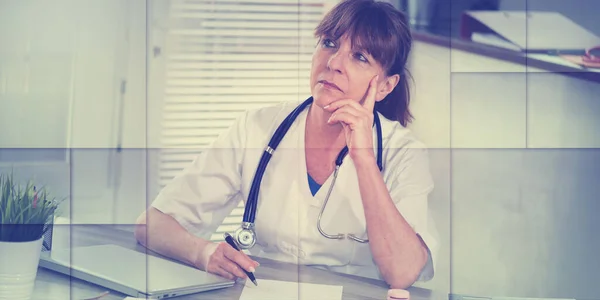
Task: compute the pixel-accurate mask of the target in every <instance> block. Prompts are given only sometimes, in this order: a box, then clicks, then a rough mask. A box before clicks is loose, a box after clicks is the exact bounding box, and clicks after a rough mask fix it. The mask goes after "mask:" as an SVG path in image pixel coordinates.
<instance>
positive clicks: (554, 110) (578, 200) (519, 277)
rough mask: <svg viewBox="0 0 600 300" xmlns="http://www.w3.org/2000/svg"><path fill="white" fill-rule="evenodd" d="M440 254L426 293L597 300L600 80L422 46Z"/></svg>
mask: <svg viewBox="0 0 600 300" xmlns="http://www.w3.org/2000/svg"><path fill="white" fill-rule="evenodd" d="M413 53H414V56H413V61H412V63H411V69H412V71H411V72H412V73H413V75H414V77H415V83H416V88H415V94H414V98H413V99H414V102H413V105H414V106H413V107H414V113H415V117H416V121H415V123H414V124H413V126H412V128H413V129H414V130H415V131H416V133H417V135H418V136H419V137H421V139H423V140H424V142H425V143H426V144H427V145H429V146H430V147H432V148H435V149H431V153H432V155H431V160H432V172H433V174H434V177H435V180H436V190H435V191H434V193H433V194H432V197H431V199H430V202H431V205H432V212H433V213H434V216H435V217H436V218H437V220H436V221H437V223H438V231H439V232H440V235H441V237H440V238H441V242H442V245H443V246H442V256H441V257H440V258H439V261H438V267H439V268H438V272H437V274H436V278H435V280H434V281H433V282H430V283H428V284H424V285H423V286H425V287H433V288H436V289H443V290H450V291H452V292H454V293H464V294H479V295H494V296H522V297H572V298H588V299H593V298H596V297H597V295H598V294H599V293H600V289H599V288H598V286H597V285H594V284H593V282H597V280H598V276H597V274H596V273H597V271H596V270H598V269H599V268H600V259H598V257H597V253H600V237H598V235H597V234H594V231H595V230H594V229H595V228H600V221H598V219H597V218H595V216H594V212H597V211H600V210H599V208H600V202H599V201H598V196H597V195H598V193H599V192H600V190H599V187H598V184H597V182H600V171H598V168H597V167H595V166H597V165H599V162H600V150H598V148H600V135H599V133H598V130H597V128H600V118H599V117H598V115H600V103H599V102H598V96H597V95H600V84H598V83H592V82H588V81H582V80H578V79H574V78H571V77H566V76H563V75H561V74H554V73H550V72H545V71H543V70H536V69H533V68H529V69H528V70H529V72H528V73H527V72H526V70H527V68H526V67H524V66H520V65H516V64H510V63H506V62H501V61H497V60H494V59H491V58H486V57H481V56H478V55H473V54H470V53H466V52H462V51H458V50H453V51H452V52H450V51H448V50H447V49H445V48H442V47H437V46H432V45H427V44H424V43H419V42H417V43H416V45H415V48H414V52H413Z"/></svg>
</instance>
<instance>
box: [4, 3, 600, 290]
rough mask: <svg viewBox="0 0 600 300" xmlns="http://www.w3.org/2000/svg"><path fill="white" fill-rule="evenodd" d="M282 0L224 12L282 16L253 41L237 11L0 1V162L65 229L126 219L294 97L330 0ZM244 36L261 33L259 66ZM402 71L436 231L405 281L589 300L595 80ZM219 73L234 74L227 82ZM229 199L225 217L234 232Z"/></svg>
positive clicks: (488, 68) (589, 8)
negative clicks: (57, 201)
mask: <svg viewBox="0 0 600 300" xmlns="http://www.w3.org/2000/svg"><path fill="white" fill-rule="evenodd" d="M243 2H248V1H243ZM299 2H300V3H302V4H307V5H301V6H300V9H298V8H297V7H296V8H294V7H293V6H292V8H289V7H276V5H275V4H273V7H271V9H272V10H273V11H275V12H280V13H271V14H269V13H266V12H260V11H258V12H257V11H254V12H251V13H248V12H246V13H244V12H237V13H238V14H239V15H237V16H241V15H243V14H244V16H245V17H247V18H251V17H252V16H255V17H256V16H257V15H258V16H262V15H269V16H270V17H273V18H278V17H277V16H279V18H280V17H281V16H289V15H285V13H288V14H291V15H294V14H295V16H296V17H295V19H294V20H298V21H297V22H293V23H292V24H296V25H290V26H289V27H283V28H279V31H275V30H273V28H269V27H268V23H267V22H263V21H264V20H262V21H261V20H260V19H259V20H254V22H252V25H253V26H259V27H260V26H263V25H264V26H267V27H263V28H262V29H256V30H255V31H254V32H263V33H264V32H265V31H268V32H270V33H269V34H270V35H267V36H260V35H259V34H256V36H251V35H252V33H248V31H243V32H245V33H248V34H249V36H244V35H243V34H241V32H242V31H240V29H239V28H243V27H241V26H248V25H249V24H251V23H239V22H238V23H236V22H229V21H223V20H226V19H227V18H230V15H228V13H220V14H219V13H215V12H214V11H213V10H214V9H217V8H219V5H221V4H220V3H219V1H216V2H214V1H196V2H193V1H192V2H187V4H186V3H184V2H180V1H139V0H138V1H128V0H103V1H98V0H95V1H91V0H87V1H76V0H60V1H52V2H48V1H41V0H27V1H18V0H2V1H0V128H1V129H0V170H2V171H9V170H11V169H12V170H14V171H15V175H16V177H17V178H19V179H22V180H25V179H28V178H35V179H36V181H37V182H39V183H40V184H45V185H47V186H48V187H49V188H50V189H51V190H52V191H54V193H55V194H56V195H57V196H58V197H68V201H67V202H65V205H64V206H63V210H64V216H66V217H68V218H69V220H70V222H72V223H74V224H132V223H134V221H135V218H136V217H137V216H138V215H139V214H140V213H141V212H142V211H143V210H144V209H145V208H146V206H147V205H148V204H149V203H150V202H151V201H152V200H153V198H154V196H155V195H156V193H157V192H158V190H159V189H160V187H161V186H162V185H164V184H165V183H166V182H168V180H169V178H171V177H172V176H173V175H174V174H176V173H177V171H179V170H180V169H181V168H183V167H184V166H185V165H186V164H187V162H188V161H189V160H190V159H191V158H192V157H193V155H194V154H195V153H197V152H198V151H201V148H202V147H203V146H206V145H207V144H208V143H209V142H210V140H211V139H212V138H214V136H215V135H216V134H217V132H219V130H222V129H225V128H226V127H227V124H228V122H230V121H231V120H232V119H233V118H234V117H235V115H236V114H237V113H239V112H241V111H242V110H243V109H247V108H251V107H257V106H260V105H267V104H269V103H272V102H273V101H278V100H279V99H281V98H282V97H290V98H289V99H303V98H305V97H306V95H308V94H307V91H308V90H307V88H308V87H307V86H306V85H307V78H308V70H309V66H310V64H309V62H310V49H311V47H312V46H313V45H314V43H313V42H314V41H313V40H312V39H311V38H310V37H309V36H308V35H309V33H310V30H311V28H312V27H313V26H314V24H315V23H314V22H316V21H318V19H319V15H320V14H322V13H323V12H324V11H325V10H326V9H327V8H328V7H330V6H331V5H333V4H334V2H335V1H325V0H312V1H308V0H307V1H304V0H302V1H299ZM388 2H390V3H393V4H394V5H397V6H398V7H400V8H402V9H404V10H406V11H407V12H409V11H410V12H411V16H415V18H414V19H413V26H414V27H415V28H418V29H419V30H424V31H426V32H429V33H433V34H437V35H442V36H453V32H454V31H453V30H455V28H456V27H455V25H448V24H456V20H457V16H459V14H460V12H461V11H462V10H464V9H468V8H473V6H475V7H477V5H480V6H479V7H481V6H482V5H483V6H485V5H492V6H493V5H496V6H497V7H498V8H499V9H510V10H523V9H525V8H528V9H530V10H532V9H536V10H549V11H558V12H561V13H564V14H565V15H566V16H568V17H570V18H572V19H573V20H575V21H576V22H577V23H579V24H580V25H581V26H584V27H586V28H588V29H589V30H591V31H595V33H596V34H598V35H600V33H598V28H600V26H598V25H600V24H598V20H597V18H596V17H595V15H594V14H593V13H592V12H594V11H598V10H599V9H600V2H599V1H594V0H577V1H572V0H571V1H566V0H563V1H561V0H554V1H550V0H548V1H544V0H539V1H533V0H529V1H525V0H523V1H519V0H512V1H508V0H505V1H455V0H452V1H422V0H420V1H418V2H415V1H388ZM478 2H479V3H478ZM223 3H225V2H223ZM309 3H312V4H317V5H308V4H309ZM410 3H418V4H420V5H419V6H415V5H414V4H413V6H411V7H409V6H410ZM424 3H429V5H431V6H427V5H425V4H424ZM448 3H450V4H451V8H450V10H445V9H442V8H440V7H443V5H447V4H448ZM320 4H323V6H319V5H320ZM223 5H224V4H223ZM223 7H225V6H223ZM227 7H229V8H231V6H227ZM432 7H433V8H435V9H432ZM594 8H595V9H594ZM233 12H235V10H234V11H233ZM419 15H421V16H423V15H424V16H429V17H425V18H422V17H421V18H420V19H419V18H418V17H417V16H419ZM219 17H222V18H223V20H220V19H219ZM227 20H228V19H227ZM423 20H425V22H421V21H423ZM265 24H266V25H265ZM288 25H289V24H288ZM236 26H238V27H236ZM440 28H441V29H440ZM210 30H220V35H219V37H216V36H213V35H210V34H209V32H210ZM250 31H252V30H250ZM553 34H555V35H556V36H557V38H559V37H560V33H553ZM286 37H287V38H286ZM259 38H263V39H265V40H266V41H268V42H274V43H278V44H277V45H278V47H272V49H270V50H269V51H273V52H275V53H276V55H275V54H273V53H269V54H267V55H268V56H269V58H270V59H269V60H267V61H265V56H264V55H265V54H261V51H265V50H264V47H263V48H261V46H260V45H261V41H258V39H259ZM253 41H254V42H255V47H251V46H247V45H248V44H252V42H253ZM223 44H227V45H229V46H230V47H234V46H232V45H238V44H245V45H246V46H244V47H239V48H235V47H234V49H237V50H239V51H242V50H243V51H246V54H245V55H243V56H241V57H244V58H246V60H245V61H243V62H241V63H236V62H230V61H232V60H233V58H232V57H234V56H235V59H239V58H240V54H235V51H232V50H231V49H232V48H227V47H221V46H219V45H223ZM228 51H229V52H228ZM230 52H231V53H230ZM232 53H233V54H232ZM211 60H212V61H211ZM256 68H261V70H262V71H261V72H260V75H261V76H262V77H260V78H263V79H262V80H259V79H257V78H256V77H257V76H256V74H255V73H254V72H249V70H255V69H256ZM226 69H227V70H226ZM229 69H230V70H229ZM410 69H411V72H412V75H413V77H414V93H413V97H414V98H413V99H414V100H413V107H414V108H413V111H414V114H415V117H416V121H415V122H414V124H413V125H411V127H412V128H413V129H414V131H415V132H416V134H417V135H418V136H419V137H420V138H421V139H422V140H423V141H424V142H425V143H426V144H427V145H428V146H429V147H430V148H431V150H430V154H431V166H432V172H433V175H434V178H435V181H436V189H435V190H434V192H433V193H432V195H431V198H430V203H431V210H432V213H433V215H434V217H435V218H434V220H435V223H436V228H437V231H438V232H439V240H440V243H441V251H440V255H439V260H438V262H437V267H438V269H437V274H436V278H435V279H434V281H432V282H429V283H426V284H423V285H422V286H425V287H429V288H435V289H441V290H446V291H452V292H456V293H467V294H493V295H505V296H530V297H582V298H590V299H593V298H597V295H599V294H600V288H599V287H598V286H597V284H596V283H597V282H598V278H600V276H599V275H598V271H597V270H600V259H598V253H600V237H599V236H598V234H596V233H595V231H596V230H597V229H599V228H600V221H599V219H598V218H597V217H596V214H597V212H599V211H600V199H599V197H598V195H600V187H599V185H598V182H600V170H599V169H598V167H597V166H598V165H600V151H599V150H598V148H599V147H600V133H599V131H598V128H600V117H598V115H599V113H600V102H599V101H598V95H600V84H598V83H597V82H591V81H586V80H582V79H578V78H574V77H571V76H567V75H568V74H559V73H554V72H550V71H547V70H543V69H535V68H532V67H531V66H525V65H520V64H515V63H511V62H507V61H503V60H500V59H496V58H492V57H486V56H482V55H476V54H473V53H469V52H466V51H461V50H456V49H449V48H447V47H442V46H436V45H432V44H428V43H423V42H416V43H415V46H414V50H413V57H412V61H411V65H410ZM273 70H275V71H277V73H276V72H275V71H273ZM281 72H283V73H285V76H281V74H282V73H281ZM234 75H236V76H240V77H242V78H243V79H238V80H236V81H235V84H234V85H233V86H232V81H231V80H230V79H228V78H230V77H231V76H234ZM273 80H277V81H273ZM265 82H266V83H268V84H267V85H265ZM274 83H277V84H274ZM211 94H215V95H219V96H209V95H211ZM263 95H264V96H263ZM240 210H241V209H238V210H237V216H236V214H235V212H234V214H233V215H232V217H231V218H228V219H226V220H225V222H226V223H227V222H230V223H232V224H235V225H234V227H235V226H237V222H238V221H239V219H240V218H239V212H240ZM228 229H230V227H228V225H227V224H224V226H223V227H222V228H221V229H220V230H228Z"/></svg>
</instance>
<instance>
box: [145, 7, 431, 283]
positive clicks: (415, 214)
mask: <svg viewBox="0 0 600 300" xmlns="http://www.w3.org/2000/svg"><path fill="white" fill-rule="evenodd" d="M315 34H316V36H317V37H318V39H319V44H318V46H317V47H316V49H315V52H314V55H313V60H312V70H311V76H310V85H311V86H310V87H311V91H312V103H310V104H309V105H308V106H307V108H306V109H303V110H302V111H300V112H299V115H298V116H297V118H296V119H295V120H294V121H293V123H292V125H291V127H290V128H289V130H288V131H287V133H286V134H285V137H284V138H283V139H282V141H281V143H280V144H279V146H278V148H277V150H276V151H275V152H274V153H273V156H272V157H271V160H270V162H269V164H268V166H267V167H266V171H265V173H264V176H263V177H262V181H261V185H260V190H259V191H260V193H259V196H258V204H257V209H256V221H255V230H256V235H257V242H256V245H254V247H253V248H251V249H250V250H249V251H250V253H251V254H252V255H256V256H264V257H268V258H271V259H276V260H283V261H290V262H298V263H302V264H306V265H314V266H317V267H321V268H325V269H328V270H331V271H336V272H343V273H349V274H355V275H359V276H366V277H372V278H380V279H383V280H385V281H386V282H387V283H388V284H390V286H391V287H392V288H405V287H408V286H410V285H412V284H413V283H414V282H415V281H416V280H428V279H430V278H431V277H432V276H433V256H432V254H431V251H430V249H433V248H435V245H434V244H433V243H434V240H433V239H432V238H431V237H430V234H429V231H428V228H427V221H428V217H427V215H428V213H427V210H428V209H427V195H428V193H429V192H430V191H431V190H432V188H433V182H432V179H431V176H430V174H429V170H428V168H429V166H428V159H427V152H426V149H425V148H424V147H423V145H422V144H421V143H420V142H419V141H417V140H416V139H415V138H414V137H413V136H412V135H411V134H410V132H409V130H408V129H406V128H405V126H406V125H407V124H408V122H409V121H410V118H411V114H410V112H409V109H408V104H409V96H408V82H407V79H406V75H405V65H406V62H407V57H408V54H409V51H410V47H411V36H410V31H409V27H408V25H407V21H406V19H405V17H404V15H403V14H402V13H401V12H399V11H397V10H396V9H395V8H393V7H392V6H391V5H389V4H387V3H380V2H374V1H372V0H350V1H344V2H341V3H339V4H338V5H337V6H336V7H334V8H333V9H332V10H331V11H330V12H329V13H328V14H327V15H326V16H325V17H324V19H323V20H322V22H321V23H320V24H319V26H318V27H317V28H316V31H315ZM310 100H311V98H309V99H308V101H310ZM307 103H309V102H307ZM296 107H298V103H295V102H284V103H282V104H280V105H277V106H272V107H267V108H262V109H257V110H252V111H248V112H246V113H245V114H244V115H243V116H242V117H240V118H239V119H238V120H237V121H236V122H235V124H234V125H233V126H232V127H231V128H230V129H229V130H228V131H227V132H226V133H224V134H222V135H221V136H220V137H219V138H218V139H217V140H216V141H215V142H214V144H213V145H212V147H211V148H210V149H208V150H206V151H203V153H202V154H201V155H200V156H199V157H198V158H197V159H196V160H195V161H194V162H193V164H192V165H190V166H189V167H188V168H187V169H186V170H185V171H184V172H183V173H182V174H181V175H179V176H177V177H176V178H175V179H174V180H173V181H172V182H171V183H170V184H169V185H168V186H166V187H165V188H164V189H163V190H162V191H161V193H160V194H159V196H158V197H157V199H156V200H155V201H154V202H153V203H152V207H151V208H149V209H148V211H147V212H146V213H144V214H143V215H142V216H140V218H139V219H138V224H140V225H145V226H138V230H137V231H136V237H137V239H138V240H139V242H140V243H142V244H143V245H145V246H147V247H149V248H151V249H153V250H155V251H157V252H159V253H162V254H164V255H167V256H171V257H174V258H176V259H179V260H181V261H183V262H186V263H189V264H191V265H194V266H196V267H198V268H200V269H203V270H207V271H208V272H211V273H215V274H219V275H221V276H224V277H227V278H231V279H234V278H236V277H239V278H246V276H245V274H244V272H242V268H243V269H245V270H247V271H250V272H254V270H255V268H256V267H258V263H257V262H255V261H254V260H252V259H250V258H249V257H248V256H246V255H245V254H243V253H242V252H239V251H236V250H234V249H233V248H232V247H230V246H229V245H228V244H227V243H212V242H210V241H208V240H207V239H208V238H209V237H210V235H211V233H213V232H214V231H215V229H216V228H217V227H218V226H219V224H221V222H222V220H223V218H224V217H226V216H227V215H228V214H229V213H230V212H231V211H232V210H233V209H234V208H235V207H236V206H237V204H238V203H239V201H240V200H246V199H248V194H249V190H250V189H251V183H252V179H253V178H254V175H255V172H256V168H257V165H258V163H259V159H260V157H261V155H262V154H263V151H264V149H265V145H267V144H268V142H269V140H270V138H271V136H272V135H273V133H274V132H275V130H276V129H277V127H278V126H279V124H281V122H282V121H283V120H284V118H286V116H288V115H289V114H290V112H291V111H292V110H294V109H295V108H296ZM374 111H376V113H375V114H374ZM375 116H377V118H375ZM379 116H381V118H379ZM377 119H380V120H379V121H377V122H378V123H380V128H381V133H382V135H381V139H382V144H383V148H382V157H381V161H382V165H383V169H382V170H381V171H380V169H379V166H378V164H377V159H378V157H377V156H378V151H377V150H376V148H377V149H379V148H378V147H377V142H376V141H377V137H376V136H377V134H378V130H377V128H376V127H377V126H375V127H374V126H373V123H374V120H377ZM346 146H347V149H348V155H347V156H346V157H345V159H344V160H343V163H342V165H341V166H340V168H339V174H337V173H336V174H337V175H339V176H338V177H337V178H336V180H337V181H336V183H335V185H334V186H333V187H332V190H331V191H330V192H331V193H330V196H331V197H330V198H329V199H328V202H327V203H326V208H325V209H324V211H323V212H322V215H321V217H319V216H320V213H321V208H322V207H323V204H324V198H326V195H327V194H328V193H329V188H330V187H331V184H332V180H333V179H332V173H333V172H334V168H335V161H336V158H337V156H338V154H339V153H340V150H342V149H343V148H344V147H346ZM317 222H319V227H317ZM323 233H325V234H337V233H349V234H353V235H354V237H356V238H357V239H352V238H345V239H330V238H326V237H325V235H324V234H323ZM365 239H368V242H358V241H357V240H365Z"/></svg>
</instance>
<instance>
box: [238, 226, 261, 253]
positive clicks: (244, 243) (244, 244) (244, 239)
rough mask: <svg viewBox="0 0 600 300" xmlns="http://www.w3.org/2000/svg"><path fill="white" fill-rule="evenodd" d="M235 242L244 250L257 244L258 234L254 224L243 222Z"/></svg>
mask: <svg viewBox="0 0 600 300" xmlns="http://www.w3.org/2000/svg"><path fill="white" fill-rule="evenodd" d="M234 235H235V241H236V242H237V244H238V246H239V247H240V248H242V249H250V248H252V247H253V246H254V244H256V232H255V231H254V223H250V222H243V223H242V226H240V227H239V228H238V229H237V230H236V231H235V234H234Z"/></svg>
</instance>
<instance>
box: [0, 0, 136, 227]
mask: <svg viewBox="0 0 600 300" xmlns="http://www.w3.org/2000/svg"><path fill="white" fill-rule="evenodd" d="M145 4H146V2H145V1H143V0H136V1H128V0H107V1H91V0H88V1H76V0H60V1H51V2H48V1H40V0H26V1H20V0H5V1H2V2H0V22H1V23H0V24H1V25H0V99H1V100H2V101H0V125H2V130H1V131H0V147H1V148H4V150H3V151H1V152H2V153H4V155H3V156H2V157H0V159H2V161H0V167H1V168H2V169H3V170H10V169H14V170H15V172H16V173H17V175H18V178H22V179H23V180H25V179H28V178H35V179H36V180H37V181H39V182H40V183H45V182H48V183H51V184H48V188H50V189H51V190H52V191H56V195H57V196H58V197H61V198H62V197H68V201H66V202H65V203H64V208H63V211H64V212H65V214H64V215H65V216H68V217H70V218H71V220H72V222H74V223H133V222H134V221H135V217H136V216H137V215H138V214H139V213H140V212H141V211H142V210H143V208H144V207H145V200H146V199H145V193H146V169H145V166H146V155H145V154H146V149H145V147H146V7H145ZM122 80H126V81H127V92H126V94H125V96H124V98H123V99H121V98H120V85H121V81H122ZM120 114H122V119H121V118H119V115H120ZM119 120H122V124H119ZM119 134H121V145H122V147H123V148H124V150H123V151H122V152H117V151H115V147H117V142H118V139H119ZM15 147H17V148H21V149H23V150H27V151H23V150H21V151H18V152H15V151H16V150H19V149H15ZM57 147H58V148H63V149H65V148H70V149H71V151H70V153H67V154H66V155H65V157H66V158H65V159H63V160H58V161H57V160H56V159H54V160H52V161H48V158H47V157H48V156H49V155H48V153H54V152H56V151H55V150H50V148H57ZM9 148H11V150H12V151H11V152H10V153H9V154H10V159H7V157H8V155H7V149H9ZM44 157H46V158H44ZM53 157H54V156H53ZM42 158H44V159H42ZM15 160H18V161H20V162H19V163H17V164H15V163H14V161H15ZM34 160H35V161H34ZM40 160H41V161H40Z"/></svg>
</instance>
